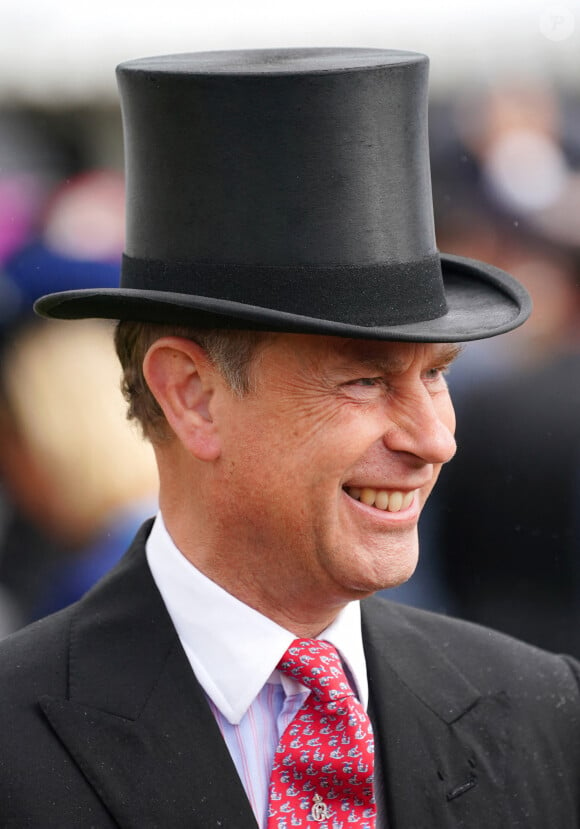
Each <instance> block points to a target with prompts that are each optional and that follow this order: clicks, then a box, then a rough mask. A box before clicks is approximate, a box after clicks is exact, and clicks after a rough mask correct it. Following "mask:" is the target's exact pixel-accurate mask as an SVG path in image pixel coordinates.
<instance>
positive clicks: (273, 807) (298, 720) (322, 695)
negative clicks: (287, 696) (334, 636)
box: [268, 639, 376, 829]
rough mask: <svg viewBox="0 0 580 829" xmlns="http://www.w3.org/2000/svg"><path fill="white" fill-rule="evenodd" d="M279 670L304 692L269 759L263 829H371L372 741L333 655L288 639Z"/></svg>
mask: <svg viewBox="0 0 580 829" xmlns="http://www.w3.org/2000/svg"><path fill="white" fill-rule="evenodd" d="M278 669H279V670H280V671H282V673H284V674H286V675H287V676H289V677H292V678H293V679H296V680H298V682H301V683H302V685H305V686H306V687H307V688H309V689H310V692H311V693H310V695H309V696H308V698H307V700H306V702H305V703H304V705H303V706H302V708H301V709H300V710H299V711H298V713H297V714H296V716H295V717H294V719H293V720H292V722H291V723H290V724H289V725H288V727H287V728H286V730H285V731H284V733H283V734H282V737H281V739H280V742H279V744H278V747H277V749H276V754H275V756H274V767H273V769H272V776H271V778H270V803H269V816H268V829H291V827H293V826H300V827H302V828H303V829H307V827H317V829H343V827H344V829H346V827H349V826H351V825H353V826H358V827H359V829H374V827H375V819H376V807H375V800H374V796H373V769H374V741H373V732H372V727H371V723H370V720H369V718H368V716H367V714H366V712H365V710H364V708H363V707H362V705H361V704H360V702H359V701H358V699H357V698H356V697H355V695H354V693H353V691H352V690H351V688H350V685H349V684H348V680H347V678H346V676H345V674H344V671H343V668H342V665H341V662H340V657H339V655H338V653H337V652H336V650H335V648H333V646H332V645H330V644H329V643H328V642H324V641H323V640H320V639H295V640H294V642H292V644H291V645H290V647H289V648H288V650H287V651H286V653H285V654H284V656H283V657H282V659H281V660H280V662H279V664H278Z"/></svg>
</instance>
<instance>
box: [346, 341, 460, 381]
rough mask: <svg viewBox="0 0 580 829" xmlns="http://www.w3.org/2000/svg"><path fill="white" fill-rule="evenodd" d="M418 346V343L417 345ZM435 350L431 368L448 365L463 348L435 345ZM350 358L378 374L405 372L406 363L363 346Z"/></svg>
mask: <svg viewBox="0 0 580 829" xmlns="http://www.w3.org/2000/svg"><path fill="white" fill-rule="evenodd" d="M417 344H418V345H420V343H417ZM436 345H437V348H436V350H435V351H434V353H433V357H432V359H431V360H429V364H430V365H432V366H433V367H436V366H447V365H450V364H451V363H452V362H453V361H454V360H456V359H457V357H458V356H459V355H460V354H461V352H462V351H463V346H462V345H461V344H458V343H437V344H436ZM350 353H351V356H352V357H353V358H354V359H355V360H356V361H357V362H358V363H360V364H361V365H363V366H366V367H368V368H369V369H372V370H374V371H376V372H377V373H378V374H385V375H386V374H397V373H400V372H402V371H404V370H405V368H406V366H407V365H408V361H407V360H404V359H402V358H400V357H397V356H394V355H393V356H392V357H389V356H386V355H384V354H377V353H373V349H372V346H366V344H365V346H363V347H362V348H361V349H360V350H359V347H358V343H357V347H355V348H353V349H352V350H351V352H350Z"/></svg>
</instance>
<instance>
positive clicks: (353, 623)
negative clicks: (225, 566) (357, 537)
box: [146, 513, 368, 724]
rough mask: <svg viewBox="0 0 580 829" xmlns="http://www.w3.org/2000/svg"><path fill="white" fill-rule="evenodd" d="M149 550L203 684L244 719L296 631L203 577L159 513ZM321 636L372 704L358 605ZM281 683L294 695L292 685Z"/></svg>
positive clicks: (234, 719) (233, 718) (223, 707)
mask: <svg viewBox="0 0 580 829" xmlns="http://www.w3.org/2000/svg"><path fill="white" fill-rule="evenodd" d="M146 553H147V561H148V563H149V567H150V569H151V573H152V575H153V579H154V580H155V583H156V585H157V588H158V589H159V592H160V593H161V596H162V598H163V601H164V602H165V605H166V607H167V610H168V612H169V615H170V617H171V620H172V621H173V624H174V626H175V629H176V631H177V635H178V636H179V639H180V640H181V643H182V645H183V648H184V650H185V653H186V655H187V657H188V659H189V661H190V663H191V666H192V668H193V671H194V673H195V675H196V677H197V679H198V681H199V683H200V685H201V686H202V688H203V689H204V691H205V692H206V694H207V695H208V696H209V697H210V699H211V700H212V702H213V703H214V705H216V707H217V708H218V709H219V710H220V711H221V713H222V714H223V715H224V717H226V719H227V720H228V721H229V722H230V723H232V724H237V723H239V722H240V720H241V719H242V717H243V716H244V714H245V713H246V711H247V710H248V708H249V707H250V705H251V704H252V702H253V701H254V699H255V698H256V696H257V695H258V694H259V692H260V691H261V689H262V688H263V686H264V685H265V684H266V682H268V681H269V680H271V678H272V675H273V674H274V676H275V677H276V679H275V681H280V680H279V679H278V678H277V676H279V675H278V672H277V671H276V665H277V664H278V662H279V661H280V658H281V656H282V654H283V653H284V651H285V650H286V648H287V647H288V646H289V645H290V643H291V642H292V641H293V640H294V639H295V638H296V637H295V635H294V634H293V633H291V632H290V631H288V630H286V629H285V628H282V627H280V625H277V624H276V623H275V622H273V621H272V620H271V619H268V618H267V617H266V616H263V615H262V614H261V613H258V611H256V610H254V609H253V608H251V607H249V606H248V605H246V604H244V603H243V602H241V601H239V600H238V599H236V598H235V596H232V595H231V593H228V592H227V591H226V590H224V589H223V588H221V587H220V586H219V585H218V584H216V583H215V582H213V581H211V579H208V578H207V577H206V576H204V575H203V573H201V572H200V571H199V570H198V569H197V568H196V567H195V566H194V565H193V564H191V562H189V561H188V560H187V559H186V558H185V556H184V555H182V554H181V553H180V552H179V550H178V549H177V547H176V546H175V544H174V543H173V540H172V539H171V537H170V535H169V533H168V532H167V529H166V528H165V524H164V523H163V518H162V516H161V514H160V513H159V514H158V515H157V518H156V519H155V523H154V525H153V528H152V530H151V533H150V535H149V538H148V540H147V544H146ZM319 638H320V639H326V640H327V641H329V642H331V643H332V644H333V645H334V646H335V648H336V649H337V650H338V651H339V653H340V655H341V657H342V659H343V661H344V663H345V664H346V666H347V668H348V670H349V672H350V675H351V677H352V679H353V681H354V684H355V689H356V691H357V695H358V698H359V700H360V701H361V703H362V705H363V706H364V707H365V708H366V706H367V703H368V682H367V674H366V662H365V656H364V650H363V643H362V633H361V621H360V606H359V603H358V602H351V603H350V604H348V605H347V606H346V607H345V608H344V609H343V610H342V611H341V612H340V613H339V614H338V616H337V617H336V619H335V620H334V621H333V622H332V624H331V625H329V627H328V628H326V630H324V631H323V632H322V633H321V634H320V636H319ZM283 684H284V687H285V690H286V692H288V687H287V683H286V682H284V683H283ZM300 687H301V686H300ZM302 690H303V689H302Z"/></svg>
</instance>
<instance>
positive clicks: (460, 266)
mask: <svg viewBox="0 0 580 829" xmlns="http://www.w3.org/2000/svg"><path fill="white" fill-rule="evenodd" d="M441 268H442V274H443V284H444V288H445V296H446V300H447V313H446V314H444V315H443V316H441V317H437V318H435V319H429V320H422V321H418V322H408V323H404V324H400V325H384V326H381V325H377V326H362V325H351V324H348V323H344V322H335V321H333V320H328V319H319V318H314V317H309V316H307V315H299V314H290V313H287V312H283V311H277V310H272V309H269V308H262V307H259V306H255V305H245V304H243V303H240V302H232V301H229V300H225V299H216V298H214V297H207V296H197V295H194V294H183V293H173V292H168V291H157V290H150V291H144V290H137V289H129V288H97V289H94V290H92V289H82V290H73V291H61V292H58V293H54V294H48V295H47V296H44V297H41V298H40V299H39V300H37V302H36V303H35V305H34V309H35V311H36V313H38V314H39V315H40V316H44V317H50V318H54V319H88V318H99V319H113V320H135V321H140V322H154V323H165V324H177V325H192V326H203V327H216V328H242V329H253V330H264V331H282V332H287V333H301V334H326V335H331V336H339V337H352V338H355V339H372V340H401V341H408V342H468V341H470V340H480V339H485V338H487V337H493V336H496V335H497V334H503V333H505V332H507V331H511V330H512V329H514V328H517V327H518V326H519V325H521V324H522V323H523V322H525V320H526V319H527V318H528V317H529V315H530V313H531V310H532V303H531V299H530V296H529V294H528V293H527V291H526V290H525V288H524V287H523V286H522V285H520V283H519V282H517V281H516V280H515V279H514V278H513V277H512V276H510V275H509V274H507V273H505V272H504V271H501V270H499V269H498V268H495V267H493V266H492V265H487V264H485V263H483V262H478V261H476V260H474V259H468V258H466V257H460V256H453V255H451V254H442V255H441Z"/></svg>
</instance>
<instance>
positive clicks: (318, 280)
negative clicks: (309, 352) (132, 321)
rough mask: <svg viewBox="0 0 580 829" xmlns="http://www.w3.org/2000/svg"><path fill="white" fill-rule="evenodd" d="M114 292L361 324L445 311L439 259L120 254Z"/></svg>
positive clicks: (400, 320) (407, 320)
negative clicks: (203, 258)
mask: <svg viewBox="0 0 580 829" xmlns="http://www.w3.org/2000/svg"><path fill="white" fill-rule="evenodd" d="M120 287H121V288H124V289H131V290H141V291H163V292H164V293H166V292H171V293H176V294H183V295H186V296H200V297H210V298H212V299H217V300H222V301H224V302H237V303H242V304H244V305H253V306H258V307H261V308H268V309H269V310H271V311H280V312H283V313H287V314H296V315H299V316H306V317H314V318H316V319H321V320H322V319H323V320H329V321H330V320H331V321H334V322H343V323H349V324H351V325H362V326H380V325H403V324H405V323H412V322H423V321H425V320H430V319H437V318H438V317H442V316H444V314H445V313H446V312H447V303H446V301H445V293H444V289H443V277H442V274H441V262H440V258H439V254H438V253H436V254H434V255H432V256H427V257H425V258H423V259H419V260H415V261H412V262H403V263H388V264H375V265H245V264H244V265H240V264H226V263H220V264H215V263H199V262H183V261H174V262H164V261H161V260H156V259H139V258H134V257H130V256H123V267H122V276H121V286H120Z"/></svg>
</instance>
